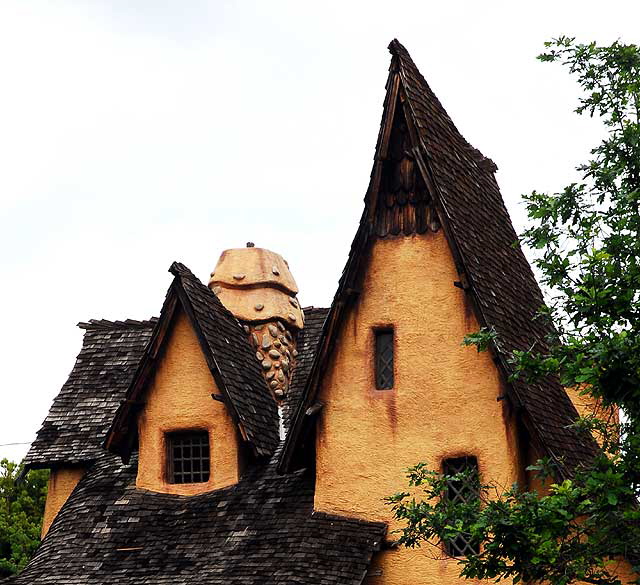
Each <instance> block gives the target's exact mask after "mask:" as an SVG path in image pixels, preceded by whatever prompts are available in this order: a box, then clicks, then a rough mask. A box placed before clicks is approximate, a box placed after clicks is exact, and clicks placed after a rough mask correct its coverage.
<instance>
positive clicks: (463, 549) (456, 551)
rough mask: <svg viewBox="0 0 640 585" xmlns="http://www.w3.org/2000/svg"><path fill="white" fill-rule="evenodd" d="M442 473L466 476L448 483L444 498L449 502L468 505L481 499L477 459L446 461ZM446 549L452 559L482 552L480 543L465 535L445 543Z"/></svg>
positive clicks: (460, 458) (462, 534) (466, 458)
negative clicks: (463, 474)
mask: <svg viewBox="0 0 640 585" xmlns="http://www.w3.org/2000/svg"><path fill="white" fill-rule="evenodd" d="M442 471H443V473H444V474H445V475H451V476H453V475H457V474H459V473H465V474H466V475H465V476H464V477H463V478H460V479H455V480H454V479H450V480H448V481H447V491H446V493H445V494H444V496H445V497H446V498H447V500H448V501H450V502H452V503H455V504H458V503H464V504H468V503H471V502H473V501H474V500H477V499H478V498H479V497H480V481H479V474H478V460H477V459H476V458H475V457H457V458H455V459H445V460H444V461H443V463H442ZM445 549H446V551H447V554H448V555H450V556H452V557H466V556H469V555H477V554H478V553H479V551H480V547H479V543H477V542H475V541H472V540H470V537H469V535H468V534H464V533H460V534H458V536H456V537H455V538H453V539H451V540H449V541H447V542H445Z"/></svg>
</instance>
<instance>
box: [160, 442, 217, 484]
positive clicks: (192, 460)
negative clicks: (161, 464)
mask: <svg viewBox="0 0 640 585" xmlns="http://www.w3.org/2000/svg"><path fill="white" fill-rule="evenodd" d="M209 466H210V463H209V433H207V431H190V432H179V433H168V434H167V480H168V481H169V483H204V482H207V481H209Z"/></svg>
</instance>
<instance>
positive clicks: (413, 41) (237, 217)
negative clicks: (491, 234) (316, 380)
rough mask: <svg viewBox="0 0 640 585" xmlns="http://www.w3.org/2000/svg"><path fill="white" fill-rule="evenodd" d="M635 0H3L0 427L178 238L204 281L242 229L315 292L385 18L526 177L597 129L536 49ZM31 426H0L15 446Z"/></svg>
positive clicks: (362, 167)
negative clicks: (87, 327) (92, 322)
mask: <svg viewBox="0 0 640 585" xmlns="http://www.w3.org/2000/svg"><path fill="white" fill-rule="evenodd" d="M638 22H640V3H638V2H635V1H626V2H620V1H618V2H615V1H611V0H610V1H608V2H607V3H606V5H605V3H604V2H593V1H584V0H583V1H580V2H577V1H559V0H556V1H554V2H547V1H538V2H535V3H534V2H527V3H524V2H513V1H510V2H498V1H490V0H485V1H484V2H477V1H473V2H472V1H469V2H463V1H450V2H429V1H425V0H422V1H418V2H399V1H396V2H389V1H387V2H373V1H371V0H368V1H365V2H328V1H324V2H301V1H296V2H281V1H275V0H269V1H268V2H267V1H263V2H237V3H233V2H222V1H220V2H215V1H210V2H205V1H191V2H186V1H175V2H171V1H164V2H163V1H159V0H154V1H151V0H149V1H137V2H132V1H130V0H122V1H120V0H110V1H102V2H101V1H97V0H96V1H95V2H91V1H85V2H81V1H79V0H78V1H66V2H65V1H63V0H58V1H56V2H51V1H50V0H43V1H36V0H15V1H14V0H2V1H1V2H0V55H1V57H0V84H1V86H0V88H1V89H0V266H1V274H2V287H0V299H1V301H2V306H3V307H4V315H3V319H2V332H1V334H0V365H1V367H2V378H1V379H2V382H1V383H0V444H4V443H11V442H26V441H31V440H32V439H33V438H34V436H35V433H36V431H37V429H38V428H39V426H40V423H41V421H42V419H43V418H44V416H45V415H46V413H47V410H48V408H49V406H50V403H51V401H52V400H53V397H54V396H55V394H56V393H57V392H58V390H59V389H60V387H61V385H62V384H63V383H64V381H65V379H66V377H67V375H68V373H69V372H70V371H71V368H72V367H73V363H74V359H75V356H76V355H77V353H78V351H79V350H80V346H81V339H82V332H81V331H80V330H79V329H77V328H76V327H75V324H76V323H77V322H78V321H83V320H88V319H90V318H108V319H124V318H126V317H130V318H140V319H141V318H146V317H149V316H150V315H157V314H158V312H159V309H160V306H161V304H162V300H163V298H164V295H165V292H166V289H167V287H168V286H169V284H170V281H171V276H170V275H169V274H168V272H167V269H168V267H169V265H170V263H171V262H172V261H173V260H180V261H183V262H184V263H185V264H187V265H188V266H189V267H190V268H191V269H192V270H193V271H194V272H195V273H196V274H197V275H198V276H199V277H200V278H201V279H203V280H205V281H206V278H207V277H208V274H209V272H210V271H211V269H212V268H213V266H214V265H215V263H216V261H217V258H218V256H219V254H220V252H221V251H222V250H223V249H225V248H230V247H241V246H244V244H245V242H246V241H248V240H251V241H254V242H255V243H256V245H258V246H262V247H267V248H270V249H272V250H274V251H277V252H280V253H282V254H283V255H284V256H285V258H287V260H288V261H289V264H290V266H291V269H292V271H293V274H294V276H295V278H296V280H297V282H298V285H299V287H300V290H301V294H300V298H301V301H302V302H303V304H305V305H310V304H314V305H316V306H318V305H324V306H327V305H328V304H329V303H330V301H331V298H332V296H333V293H334V289H335V286H336V284H337V280H338V277H339V275H340V272H341V270H342V267H343V265H344V262H345V260H346V256H347V252H348V249H349V245H350V242H351V238H352V237H353V235H354V233H355V229H356V226H357V222H358V219H359V215H360V212H361V209H362V198H363V196H364V193H365V189H366V187H367V183H368V179H369V173H370V170H371V164H372V157H373V151H374V146H375V141H376V137H377V133H378V127H379V123H380V117H381V113H382V101H383V97H384V84H385V81H386V78H387V69H388V65H389V60H390V55H389V53H388V51H387V48H386V47H387V44H388V43H389V41H390V40H391V39H392V38H394V37H397V38H398V39H399V40H400V42H402V43H403V44H404V45H405V46H406V47H407V49H408V50H409V51H410V53H411V55H412V57H413V59H414V61H415V62H416V64H417V65H418V67H419V68H420V70H421V71H422V73H423V74H424V76H425V77H426V79H427V81H428V82H429V83H430V85H431V87H432V89H433V90H434V91H435V93H436V94H437V95H438V96H439V98H440V99H441V101H442V102H443V104H444V106H445V108H447V110H448V112H449V114H450V115H451V117H452V118H453V120H454V122H455V123H456V124H457V126H458V128H459V129H460V130H461V132H462V133H463V134H464V135H465V137H466V138H467V139H468V140H469V141H470V142H471V143H472V144H473V145H474V146H476V147H477V148H479V149H480V150H481V151H482V152H483V153H484V154H485V155H487V156H489V157H491V158H492V159H493V160H494V161H495V162H496V163H497V164H498V166H499V168H500V170H499V172H498V181H499V183H500V185H501V187H502V193H503V196H504V198H505V201H506V204H507V207H508V208H509V210H510V212H511V214H512V217H513V218H514V222H515V224H516V228H517V229H520V228H521V227H522V226H523V225H524V213H523V209H522V206H521V205H520V204H519V200H520V195H521V194H522V193H524V192H528V191H530V190H532V189H538V190H544V189H558V188H561V187H562V186H563V185H564V184H565V183H567V182H569V181H570V180H572V179H573V174H572V172H571V169H572V168H573V167H574V166H575V164H576V163H578V162H580V161H581V160H583V159H584V158H585V156H586V154H587V153H588V149H589V147H590V146H592V145H593V144H594V143H595V141H596V140H597V136H598V133H599V132H598V127H597V125H596V124H593V123H592V124H589V123H588V122H587V121H585V120H581V119H580V118H578V117H577V116H575V115H574V114H572V113H571V110H572V108H573V107H574V105H575V98H576V96H577V90H576V86H575V85H574V84H573V82H572V81H570V80H569V78H568V76H567V75H566V73H565V72H564V70H563V69H562V68H560V67H558V66H553V65H545V64H541V63H539V62H538V61H536V60H535V58H534V57H535V55H536V54H538V53H539V52H540V50H541V49H542V43H543V41H545V40H547V39H549V38H550V37H552V36H557V35H560V34H569V35H573V36H577V37H578V38H580V39H581V40H585V41H589V40H597V41H599V42H600V43H608V42H611V41H612V40H614V39H616V38H621V39H622V40H624V41H626V42H636V43H638V42H640V38H639V37H640V33H639V30H640V29H638ZM26 449H27V447H26V446H17V447H3V446H0V457H4V456H6V457H9V458H12V459H20V458H21V457H22V456H23V455H24V454H25V453H26Z"/></svg>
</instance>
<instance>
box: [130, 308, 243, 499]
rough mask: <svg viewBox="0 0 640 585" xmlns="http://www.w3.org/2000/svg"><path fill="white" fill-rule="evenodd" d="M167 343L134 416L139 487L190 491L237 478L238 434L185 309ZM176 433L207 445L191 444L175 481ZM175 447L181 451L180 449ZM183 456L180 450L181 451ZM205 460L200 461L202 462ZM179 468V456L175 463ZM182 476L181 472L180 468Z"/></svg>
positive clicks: (180, 311) (167, 490) (177, 319)
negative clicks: (185, 473) (197, 438)
mask: <svg viewBox="0 0 640 585" xmlns="http://www.w3.org/2000/svg"><path fill="white" fill-rule="evenodd" d="M167 337H168V339H167V346H166V348H165V351H164V352H163V353H162V357H161V358H160V360H159V361H158V363H157V366H156V368H155V373H154V376H153V379H152V380H150V382H149V385H148V388H147V390H146V392H145V396H144V406H142V407H141V410H140V413H139V415H138V421H137V422H138V475H137V478H136V485H137V487H139V488H143V489H148V490H151V491H155V492H164V493H172V494H181V495H194V494H197V493H203V492H207V491H211V490H214V489H219V488H221V487H226V486H228V485H232V484H234V483H236V482H237V481H238V477H239V472H238V451H239V449H238V445H239V436H238V430H237V427H236V425H235V424H234V422H233V420H232V418H231V416H229V411H228V409H227V408H226V407H225V405H224V404H222V403H221V402H219V401H217V400H212V399H211V396H212V395H214V394H215V395H219V394H220V389H219V388H218V386H217V384H216V382H215V380H214V378H213V376H212V375H211V372H210V371H209V368H208V366H207V361H206V359H205V356H204V354H203V352H202V348H201V347H200V343H199V341H198V337H197V335H196V333H195V331H194V330H193V327H192V326H191V323H190V321H189V319H188V317H187V316H186V314H185V312H184V311H183V310H182V309H181V308H178V309H177V310H176V314H175V316H174V320H173V323H172V326H171V329H170V331H169V333H168V335H167ZM178 433H181V434H189V435H192V434H198V435H202V437H203V440H204V443H203V444H205V445H206V447H207V448H206V449H205V450H204V451H203V449H202V448H201V447H198V455H199V457H198V458H197V460H195V461H194V459H193V457H194V456H195V454H194V453H193V451H194V448H193V447H191V446H190V447H189V451H190V452H189V453H188V459H189V461H188V465H189V471H190V472H192V471H193V470H194V469H193V465H197V466H198V469H197V472H198V473H197V476H195V475H194V474H193V473H190V478H189V479H188V480H187V479H185V480H179V481H175V478H173V474H171V473H170V471H169V469H170V467H171V469H172V470H173V465H174V459H173V453H170V452H171V451H172V448H171V445H172V437H175V436H176V435H177V434H178ZM179 451H183V450H182V449H179ZM179 455H180V456H181V457H182V456H183V455H184V453H183V452H179ZM203 461H204V465H203ZM179 465H180V471H181V472H182V471H183V470H182V461H180V463H179ZM203 467H204V468H205V469H204V473H203ZM181 476H182V473H181Z"/></svg>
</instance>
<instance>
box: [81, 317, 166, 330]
mask: <svg viewBox="0 0 640 585" xmlns="http://www.w3.org/2000/svg"><path fill="white" fill-rule="evenodd" d="M157 322H158V317H150V318H149V319H141V320H139V319H125V320H124V321H121V320H116V321H111V320H109V319H89V321H80V322H79V323H78V324H77V326H78V327H79V328H80V329H85V330H87V331H92V330H96V329H150V328H152V327H153V326H154V325H155V324H156V323H157Z"/></svg>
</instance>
